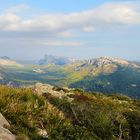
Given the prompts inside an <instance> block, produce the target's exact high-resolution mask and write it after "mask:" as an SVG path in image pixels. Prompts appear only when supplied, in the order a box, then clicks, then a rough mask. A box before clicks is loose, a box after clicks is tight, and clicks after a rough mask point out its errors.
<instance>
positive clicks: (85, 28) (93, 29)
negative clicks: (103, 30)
mask: <svg viewBox="0 0 140 140" xmlns="http://www.w3.org/2000/svg"><path fill="white" fill-rule="evenodd" d="M95 30H96V29H95V27H93V26H87V27H84V28H83V31H85V32H94V31H95Z"/></svg>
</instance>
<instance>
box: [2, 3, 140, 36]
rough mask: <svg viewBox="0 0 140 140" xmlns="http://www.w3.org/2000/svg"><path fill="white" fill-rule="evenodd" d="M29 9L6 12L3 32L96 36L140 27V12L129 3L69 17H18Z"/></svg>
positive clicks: (67, 15)
mask: <svg viewBox="0 0 140 140" xmlns="http://www.w3.org/2000/svg"><path fill="white" fill-rule="evenodd" d="M28 7H29V6H28V5H19V6H16V7H13V8H10V9H7V10H5V11H6V12H4V13H3V14H1V15H0V30H6V31H7V30H8V31H19V32H26V31H36V32H37V31H46V32H48V33H59V32H66V31H68V30H83V31H85V32H93V31H95V29H96V28H100V27H101V26H105V25H111V26H113V25H115V24H122V25H134V24H140V12H139V11H137V8H136V7H135V6H134V5H131V4H128V3H126V4H125V3H119V4H117V3H114V4H113V3H111V4H104V5H101V6H99V7H97V8H96V9H92V10H87V11H82V12H75V13H69V14H44V15H40V16H37V17H32V18H30V19H23V18H22V17H20V16H18V14H17V12H19V11H20V10H24V9H26V8H28ZM67 35H68V34H67Z"/></svg>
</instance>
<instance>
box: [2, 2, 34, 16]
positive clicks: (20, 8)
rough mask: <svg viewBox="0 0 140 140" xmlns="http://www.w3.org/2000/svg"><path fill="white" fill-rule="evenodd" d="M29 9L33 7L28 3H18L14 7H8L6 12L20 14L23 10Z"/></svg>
mask: <svg viewBox="0 0 140 140" xmlns="http://www.w3.org/2000/svg"><path fill="white" fill-rule="evenodd" d="M28 9H31V7H30V6H29V5H27V4H19V5H16V6H14V7H11V8H8V9H6V10H5V11H4V12H5V13H15V14H18V13H20V12H23V11H25V10H28Z"/></svg>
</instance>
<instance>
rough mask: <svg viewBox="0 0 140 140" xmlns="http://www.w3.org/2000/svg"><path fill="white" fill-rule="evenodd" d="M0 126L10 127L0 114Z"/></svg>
mask: <svg viewBox="0 0 140 140" xmlns="http://www.w3.org/2000/svg"><path fill="white" fill-rule="evenodd" d="M0 126H1V127H10V124H9V123H8V121H7V120H6V119H5V118H4V117H3V115H2V114H1V113H0Z"/></svg>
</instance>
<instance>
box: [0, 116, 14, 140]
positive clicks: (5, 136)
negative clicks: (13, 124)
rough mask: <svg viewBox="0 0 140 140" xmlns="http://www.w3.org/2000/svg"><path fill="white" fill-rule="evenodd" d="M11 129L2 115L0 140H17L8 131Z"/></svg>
mask: <svg viewBox="0 0 140 140" xmlns="http://www.w3.org/2000/svg"><path fill="white" fill-rule="evenodd" d="M9 127H10V124H9V123H8V121H7V120H6V119H5V118H4V117H3V115H2V114H1V113H0V140H15V139H16V137H15V136H14V135H13V134H12V133H11V132H10V131H9V130H8V129H7V128H9Z"/></svg>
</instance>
